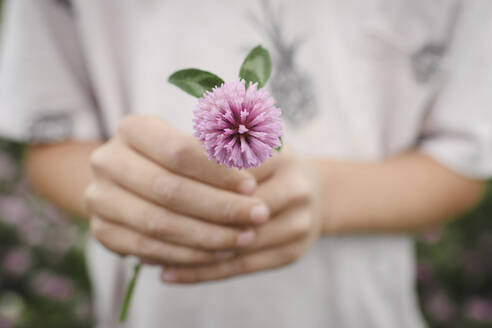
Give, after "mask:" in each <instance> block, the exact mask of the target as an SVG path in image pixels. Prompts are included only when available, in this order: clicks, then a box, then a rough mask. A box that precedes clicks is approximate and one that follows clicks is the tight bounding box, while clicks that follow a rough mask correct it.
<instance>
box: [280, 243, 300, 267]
mask: <svg viewBox="0 0 492 328" xmlns="http://www.w3.org/2000/svg"><path fill="white" fill-rule="evenodd" d="M279 256H280V258H282V259H283V262H284V263H286V264H289V263H293V262H295V261H297V259H298V258H299V256H300V252H299V250H298V249H297V248H295V247H287V248H284V249H283V250H281V251H280V254H279Z"/></svg>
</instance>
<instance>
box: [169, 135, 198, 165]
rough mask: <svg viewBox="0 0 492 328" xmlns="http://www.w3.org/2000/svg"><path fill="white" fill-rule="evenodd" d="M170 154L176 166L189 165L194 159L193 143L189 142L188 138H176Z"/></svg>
mask: <svg viewBox="0 0 492 328" xmlns="http://www.w3.org/2000/svg"><path fill="white" fill-rule="evenodd" d="M170 155H171V156H172V161H171V162H172V163H173V166H174V167H181V166H183V165H187V163H189V161H190V160H191V159H192V155H193V145H192V144H191V143H190V142H187V140H186V139H182V140H181V139H180V140H178V139H176V140H175V141H174V145H173V147H172V149H171V150H170Z"/></svg>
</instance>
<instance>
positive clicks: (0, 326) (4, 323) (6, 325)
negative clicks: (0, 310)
mask: <svg viewBox="0 0 492 328" xmlns="http://www.w3.org/2000/svg"><path fill="white" fill-rule="evenodd" d="M12 327H14V324H13V322H11V321H10V320H8V319H7V318H5V317H4V316H2V315H1V314H0V328H12Z"/></svg>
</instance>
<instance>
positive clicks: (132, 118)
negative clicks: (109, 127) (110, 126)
mask: <svg viewBox="0 0 492 328" xmlns="http://www.w3.org/2000/svg"><path fill="white" fill-rule="evenodd" d="M136 121H138V116H137V115H127V116H125V117H123V119H122V120H121V121H120V123H119V125H118V129H117V131H118V133H119V134H122V135H125V134H127V133H128V132H129V131H130V129H132V127H133V126H134V124H135V122H136Z"/></svg>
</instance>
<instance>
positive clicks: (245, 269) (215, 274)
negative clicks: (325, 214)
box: [161, 240, 307, 284]
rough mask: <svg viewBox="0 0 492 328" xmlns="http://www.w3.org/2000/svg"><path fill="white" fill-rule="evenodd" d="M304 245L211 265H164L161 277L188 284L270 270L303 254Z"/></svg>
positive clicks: (165, 279)
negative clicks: (177, 266)
mask: <svg viewBox="0 0 492 328" xmlns="http://www.w3.org/2000/svg"><path fill="white" fill-rule="evenodd" d="M306 247H307V242H306V241H305V240H302V241H297V242H295V243H292V244H288V245H284V246H281V247H278V248H274V249H269V250H265V251H262V252H257V253H253V254H247V255H243V256H240V257H237V258H233V259H232V260H229V261H226V262H221V263H217V264H213V265H206V266H200V267H190V268H183V267H180V268H174V267H164V268H163V270H162V274H161V278H162V280H163V281H165V282H172V283H179V284H190V283H197V282H205V281H211V280H218V279H226V278H230V277H234V276H238V275H243V274H248V273H252V272H257V271H264V270H271V269H274V268H277V267H280V266H284V265H287V264H289V263H292V262H294V261H295V260H297V259H298V258H299V257H300V256H301V255H302V254H303V252H304V251H305V249H306Z"/></svg>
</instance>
